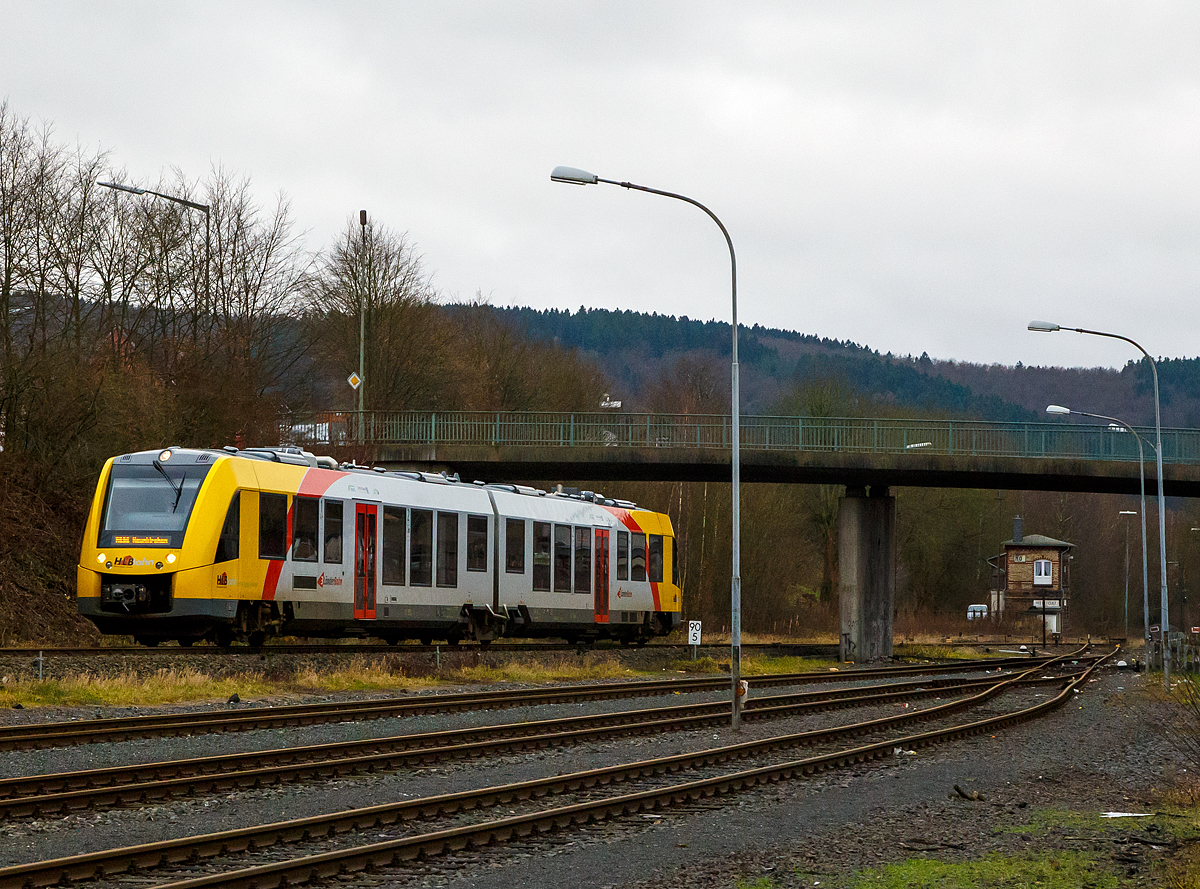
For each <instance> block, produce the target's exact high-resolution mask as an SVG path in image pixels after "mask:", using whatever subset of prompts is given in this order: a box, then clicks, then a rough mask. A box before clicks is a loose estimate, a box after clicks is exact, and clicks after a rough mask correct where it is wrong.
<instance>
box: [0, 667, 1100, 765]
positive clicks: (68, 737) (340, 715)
mask: <svg viewBox="0 0 1200 889" xmlns="http://www.w3.org/2000/svg"><path fill="white" fill-rule="evenodd" d="M1082 651H1083V650H1082V649H1079V650H1078V651H1076V652H1073V653H1071V654H1070V655H1064V656H1062V657H1077V656H1079V655H1081V654H1082ZM1050 660H1054V659H1046V658H1042V659H1038V658H1021V657H1018V658H995V659H989V660H977V661H965V662H961V663H955V664H934V665H917V666H907V667H887V668H882V669H872V670H857V669H856V670H841V671H830V672H825V673H779V674H769V675H764V676H754V677H750V678H749V682H750V684H751V686H752V687H753V688H772V687H779V686H784V685H805V684H811V683H821V682H847V681H862V680H867V679H878V678H888V677H891V678H896V677H901V676H920V675H930V674H933V673H961V672H979V671H981V670H998V669H1018V668H1025V667H1029V666H1031V665H1036V664H1044V663H1047V662H1049V661H1050ZM729 682H730V680H729V678H728V677H727V676H715V677H710V676H706V677H697V678H688V679H671V680H666V681H652V682H611V683H595V684H590V685H566V686H555V687H551V688H534V689H515V690H505V691H489V692H478V693H465V694H427V695H413V696H405V697H390V698H378V699H369V700H364V701H342V702H333V703H330V702H325V703H320V704H296V705H291V706H284V707H271V706H250V707H245V708H241V709H238V710H234V711H230V710H229V708H228V707H225V708H223V709H221V710H206V711H188V712H183V713H168V714H153V715H148V716H128V717H117V718H111V719H88V720H74V721H70V722H55V723H21V724H15V725H8V726H3V727H0V751H3V750H21V749H30V748H39V747H61V746H68V745H74V744H94V743H99V742H105V741H123V740H129V739H132V738H149V737H164V736H180V735H195V734H203V733H211V732H236V731H252V730H261V729H273V728H287V727H291V726H301V725H319V724H327V723H334V722H361V721H365V720H372V719H390V718H395V717H400V716H412V715H415V714H418V713H447V712H461V711H465V710H480V709H488V710H494V709H501V708H508V707H525V706H534V705H538V704H561V703H578V702H582V701H597V700H612V699H617V698H634V697H647V696H653V695H665V694H675V693H676V692H679V693H687V692H700V691H716V690H719V689H723V688H728V687H729Z"/></svg>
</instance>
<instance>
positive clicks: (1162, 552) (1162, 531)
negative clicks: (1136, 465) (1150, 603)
mask: <svg viewBox="0 0 1200 889" xmlns="http://www.w3.org/2000/svg"><path fill="white" fill-rule="evenodd" d="M1029 329H1030V330H1032V331H1035V332H1038V333H1055V332H1057V331H1059V330H1072V331H1074V332H1075V333H1086V334H1090V335H1091V336H1104V337H1108V338H1109V339H1114V340H1122V341H1124V342H1126V343H1129V344H1130V345H1131V346H1133V347H1134V348H1135V349H1137V350H1138V351H1139V352H1141V353H1142V354H1143V355H1145V356H1146V360H1147V361H1149V362H1150V370H1151V372H1152V373H1153V374H1154V443H1155V448H1154V456H1155V459H1156V461H1157V463H1158V554H1159V562H1160V564H1159V572H1160V581H1161V591H1162V603H1161V606H1162V627H1161V629H1162V656H1163V685H1164V687H1165V688H1166V690H1167V693H1168V694H1170V692H1171V649H1170V647H1169V645H1168V642H1169V641H1170V633H1169V630H1168V628H1169V627H1170V621H1169V620H1168V613H1167V507H1166V500H1167V498H1166V497H1165V496H1164V495H1163V465H1162V459H1163V453H1162V411H1161V409H1160V407H1159V401H1158V365H1157V364H1156V363H1155V361H1154V358H1153V357H1152V356H1151V355H1150V353H1149V352H1147V351H1146V350H1145V349H1143V348H1142V347H1141V345H1140V344H1139V343H1137V342H1135V341H1134V340H1131V339H1130V338H1129V337H1127V336H1121V334H1119V333H1105V332H1104V331H1102V330H1088V329H1087V328H1084V327H1060V326H1059V325H1057V324H1052V323H1051V322H1049V321H1030V322H1029ZM1118 422H1119V421H1118ZM1126 428H1129V427H1126ZM1143 514H1144V511H1143Z"/></svg>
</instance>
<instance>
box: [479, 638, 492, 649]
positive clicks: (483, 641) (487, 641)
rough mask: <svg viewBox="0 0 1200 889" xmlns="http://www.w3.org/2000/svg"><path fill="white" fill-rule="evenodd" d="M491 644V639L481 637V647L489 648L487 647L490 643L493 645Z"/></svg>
mask: <svg viewBox="0 0 1200 889" xmlns="http://www.w3.org/2000/svg"><path fill="white" fill-rule="evenodd" d="M491 644H492V640H491V639H480V640H479V647H480V648H487V647H488V646H489V645H491Z"/></svg>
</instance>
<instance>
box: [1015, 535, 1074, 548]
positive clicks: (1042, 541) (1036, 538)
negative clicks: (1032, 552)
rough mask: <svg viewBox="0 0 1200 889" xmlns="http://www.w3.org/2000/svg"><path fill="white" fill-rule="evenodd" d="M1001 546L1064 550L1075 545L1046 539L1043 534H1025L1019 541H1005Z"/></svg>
mask: <svg viewBox="0 0 1200 889" xmlns="http://www.w3.org/2000/svg"><path fill="white" fill-rule="evenodd" d="M1000 545H1001V546H1061V547H1064V548H1067V547H1072V546H1074V545H1075V544H1073V543H1067V541H1065V540H1055V539H1054V538H1053V537H1046V536H1045V535H1044V534H1026V535H1025V536H1024V537H1022V538H1021V539H1020V540H1006V541H1004V543H1002V544H1000Z"/></svg>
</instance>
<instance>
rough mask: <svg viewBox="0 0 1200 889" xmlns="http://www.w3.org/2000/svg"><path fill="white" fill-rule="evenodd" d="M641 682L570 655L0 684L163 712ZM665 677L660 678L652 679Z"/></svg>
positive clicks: (11, 698) (46, 698)
mask: <svg viewBox="0 0 1200 889" xmlns="http://www.w3.org/2000/svg"><path fill="white" fill-rule="evenodd" d="M638 675H646V674H638V673H635V672H634V671H633V670H630V669H628V668H627V667H625V666H624V665H623V664H622V663H621V662H620V661H619V660H618V659H617V658H615V657H612V656H605V655H589V656H588V657H587V658H580V657H577V656H571V655H562V656H549V657H542V658H531V659H527V660H523V661H520V662H511V663H506V664H502V665H468V666H463V667H458V668H444V669H442V670H440V671H435V670H432V669H410V670H406V669H405V666H404V664H403V663H402V661H401V659H399V658H390V657H389V658H382V659H379V658H366V657H360V658H354V659H352V660H351V661H349V662H348V663H347V664H346V666H344V667H341V668H339V669H337V670H333V671H329V670H319V669H317V668H315V667H309V668H305V669H302V670H301V671H299V672H297V673H294V674H284V675H280V674H266V673H264V672H262V671H247V672H243V673H238V674H235V675H231V676H221V677H213V676H210V675H208V674H206V673H203V672H201V671H199V670H196V669H194V668H185V669H183V670H174V669H172V670H159V671H158V672H157V673H154V674H151V675H148V676H139V675H138V674H137V673H135V672H127V673H124V674H122V675H119V676H96V675H93V674H91V673H82V674H79V675H76V676H70V677H67V678H63V679H47V680H44V681H40V682H39V681H38V680H36V679H31V678H18V679H15V680H14V679H7V680H6V681H5V682H3V683H2V684H0V707H12V706H13V705H14V704H20V705H21V706H22V707H70V706H114V707H120V706H125V707H128V706H160V705H164V704H179V703H185V702H197V701H213V700H217V701H223V700H226V699H228V698H229V696H230V695H232V694H233V693H234V692H236V693H237V694H238V695H239V696H240V697H242V698H248V697H259V698H264V697H268V698H269V697H275V698H279V697H283V698H286V697H290V696H295V695H302V694H320V693H328V692H396V691H401V690H412V689H416V688H428V687H431V686H439V685H468V684H482V683H504V682H526V683H536V682H563V681H586V680H604V679H609V680H611V679H629V678H633V677H635V676H638ZM651 675H661V674H657V673H656V674H651Z"/></svg>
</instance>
